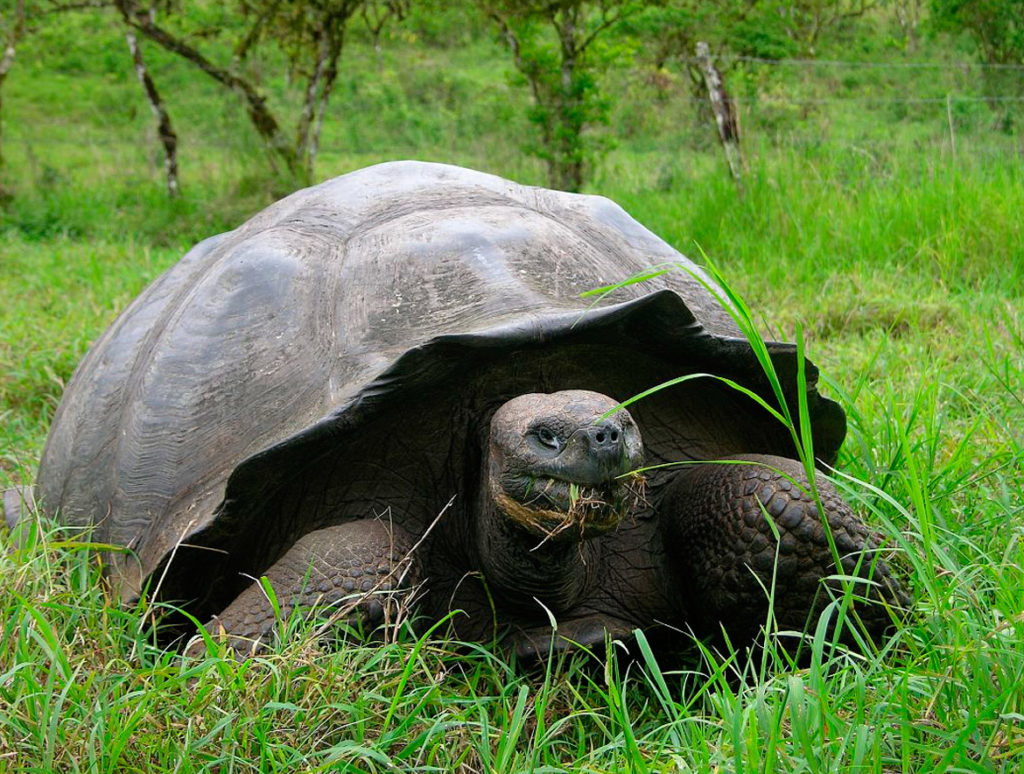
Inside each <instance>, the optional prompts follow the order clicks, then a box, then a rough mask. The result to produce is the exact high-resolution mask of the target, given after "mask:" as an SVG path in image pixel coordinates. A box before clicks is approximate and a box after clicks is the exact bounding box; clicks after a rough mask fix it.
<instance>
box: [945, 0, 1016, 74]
mask: <svg viewBox="0 0 1024 774" xmlns="http://www.w3.org/2000/svg"><path fill="white" fill-rule="evenodd" d="M932 22H933V24H934V25H935V26H936V27H938V28H940V29H949V30H954V31H964V32H966V33H968V34H969V35H970V36H971V38H972V39H973V40H974V42H975V43H976V44H977V46H978V50H979V53H980V54H981V58H982V60H983V61H985V62H988V63H990V64H1024V1H1022V0H932Z"/></svg>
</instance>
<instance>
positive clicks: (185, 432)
mask: <svg viewBox="0 0 1024 774" xmlns="http://www.w3.org/2000/svg"><path fill="white" fill-rule="evenodd" d="M652 267H662V268H663V269H665V268H668V269H670V270H668V271H663V272H659V271H651V269H652ZM645 273H646V275H647V279H646V280H644V281H638V282H627V280H629V279H630V278H635V277H637V276H642V275H645ZM608 285H619V287H617V288H616V289H615V290H614V291H613V292H609V293H607V294H606V295H604V296H600V297H597V298H596V300H595V297H591V296H583V295H581V294H583V293H584V292H585V291H588V290H591V289H593V288H595V287H598V286H608ZM718 294H719V291H718V289H717V287H716V286H715V285H714V284H713V283H711V282H710V281H709V280H708V278H707V277H706V276H705V275H704V274H702V273H701V271H700V270H699V269H698V268H697V267H696V266H695V265H694V264H692V263H691V262H690V261H688V260H687V259H686V258H684V257H683V256H682V255H680V254H679V253H678V252H676V251H675V250H674V249H672V248H671V247H669V246H668V245H667V244H666V243H665V242H663V241H662V240H660V239H658V238H657V237H655V236H654V235H653V234H652V233H650V232H649V231H647V230H646V229H645V228H643V227H642V226H641V225H640V224H638V223H637V222H636V221H634V220H633V219H631V218H630V217H629V216H628V215H627V214H626V213H625V212H624V211H623V210H622V209H620V208H619V207H618V206H616V205H615V204H613V203H612V202H610V201H608V200H607V199H604V198H601V197H597V196H583V195H576V194H567V193H562V192H558V191H549V190H544V189H541V188H533V187H526V186H522V185H518V184H516V183H512V182H509V181H507V180H503V179H501V178H498V177H494V176H492V175H488V174H483V173H479V172H474V171H470V170H467V169H461V168H457V167H452V166H445V165H441V164H428V163H419V162H411V161H407V162H395V163H389V164H381V165H378V166H374V167H370V168H368V169H363V170H361V171H357V172H353V173H351V174H348V175H344V176H342V177H339V178H337V179H334V180H330V181H328V182H325V183H322V184H320V185H317V186H314V187H312V188H308V189H306V190H302V191H299V192H297V193H295V194H293V195H291V196H288V197H287V198H285V199H283V200H282V201H280V202H278V203H276V204H274V205H273V206H271V207H269V208H267V209H266V210H264V211H263V212H261V213H259V214H258V215H256V216H255V217H253V218H252V219H251V220H249V221H248V222H247V223H245V224H244V225H242V226H241V227H239V228H237V229H236V230H234V231H231V232H229V233H226V234H222V235H220V236H215V237H213V238H210V239H207V240H206V241H204V242H201V243H200V244H199V245H197V246H196V247H195V248H194V249H192V250H191V251H190V252H189V253H188V254H187V255H185V257H184V258H182V260H181V261H180V262H179V263H178V264H177V265H175V266H174V267H172V268H171V269H170V270H169V271H167V272H166V273H165V274H163V275H162V276H161V277H160V278H159V279H157V280H156V281H155V282H154V283H153V284H152V285H151V286H150V287H149V288H148V289H147V290H146V291H145V292H143V293H142V295H140V296H139V297H138V298H137V299H136V300H135V301H134V303H132V304H131V305H130V306H129V307H128V308H127V309H126V310H125V311H124V313H123V314H121V316H120V317H119V318H118V319H117V321H116V322H114V324H113V325H111V327H110V328H109V330H107V331H106V333H105V334H104V335H103V336H102V337H101V338H100V339H99V340H98V341H97V342H96V343H95V344H94V345H93V347H92V349H91V350H90V351H89V353H88V354H87V355H86V357H85V358H84V359H83V361H82V363H81V365H80V366H79V367H78V370H77V371H76V373H75V375H74V377H73V378H72V380H71V381H70V383H69V384H68V386H67V389H66V391H65V393H64V396H63V400H62V402H61V404H60V407H59V409H58V411H57V413H56V416H55V418H54V421H53V427H52V429H51V431H50V435H49V438H48V441H47V444H46V448H45V451H44V453H43V456H42V461H41V463H40V467H39V472H38V477H37V481H36V487H35V491H36V494H37V497H38V502H39V503H40V507H41V508H42V510H43V511H44V513H46V514H48V515H56V516H57V517H58V518H59V519H60V520H61V521H62V522H64V523H65V524H68V525H78V526H82V527H89V528H91V529H92V530H93V535H92V537H93V539H94V540H98V541H103V542H107V543H111V544H117V545H121V546H125V547H127V548H128V549H130V550H128V551H124V552H116V553H113V554H112V555H111V556H109V558H108V560H107V562H108V567H109V571H110V576H111V581H112V583H113V586H114V588H115V589H117V591H118V593H119V594H120V595H121V596H122V597H123V598H124V599H131V598H133V597H137V596H138V595H139V594H140V593H141V592H142V590H143V589H144V588H145V587H147V584H148V587H149V590H150V594H151V595H155V596H158V597H159V598H160V599H164V600H172V601H174V602H176V603H178V604H180V605H181V606H182V608H183V609H185V610H187V611H189V612H190V613H191V614H192V615H193V616H197V617H198V618H199V619H200V620H209V621H211V623H213V624H215V625H216V626H215V629H216V630H217V631H220V632H221V633H222V635H224V636H227V637H228V638H229V640H230V642H231V643H232V644H233V645H234V646H235V647H236V648H239V649H242V650H247V649H248V648H249V647H250V645H251V644H252V643H254V642H259V643H266V642H267V641H268V640H270V639H271V638H272V637H273V636H274V633H275V631H280V629H278V627H277V626H276V624H277V620H278V618H279V617H287V616H289V615H291V614H293V613H295V614H302V615H305V614H307V613H308V612H309V611H311V610H313V609H317V610H320V611H322V610H324V609H331V608H333V609H336V610H342V611H343V612H344V615H345V616H346V618H347V620H350V621H351V620H358V621H360V622H361V623H362V624H363V625H366V624H370V625H373V624H375V623H379V622H380V620H381V618H382V616H383V615H384V613H385V612H386V610H387V609H388V606H387V605H385V604H383V602H382V600H384V601H390V602H395V601H397V602H400V603H402V604H405V605H406V606H407V607H412V608H413V609H414V610H415V613H416V615H417V620H420V621H425V622H427V623H430V622H433V621H437V620H440V619H441V618H443V617H445V616H446V615H448V614H449V613H450V612H451V611H456V612H455V613H454V614H453V615H452V616H451V627H452V630H453V633H454V635H455V636H457V637H459V638H461V639H464V640H488V641H489V640H491V639H492V638H494V637H498V638H501V639H502V641H504V642H506V643H508V644H509V645H510V646H511V647H512V648H513V649H518V650H519V651H521V652H523V653H525V654H531V653H533V654H536V653H538V652H539V653H543V652H546V651H547V649H548V648H549V647H551V646H555V647H566V646H568V644H569V643H577V644H583V645H592V644H594V643H597V642H600V641H602V640H603V639H604V638H605V637H606V636H608V635H611V636H613V637H626V636H628V635H629V634H630V633H631V632H632V631H633V630H635V629H637V628H639V629H643V630H653V629H662V630H665V631H685V632H694V633H697V634H713V633H715V632H717V631H720V630H721V629H722V628H723V627H724V631H725V632H727V633H729V634H730V635H732V636H733V637H743V638H751V637H754V636H755V635H756V634H757V632H758V627H759V626H762V625H764V624H765V622H766V616H767V615H768V610H769V607H768V598H769V596H771V598H772V606H771V610H772V611H773V613H774V617H775V620H776V622H777V625H778V626H780V627H783V628H789V629H797V630H799V629H802V628H804V627H805V625H806V624H807V622H808V620H809V617H810V616H813V615H815V614H816V613H818V612H820V611H821V610H822V609H823V606H824V604H825V603H826V602H827V601H828V599H829V595H830V594H834V593H835V589H836V588H837V583H838V581H837V578H836V576H837V575H845V576H848V577H851V578H854V579H855V582H854V590H855V592H856V595H857V596H860V597H863V598H864V599H865V600H866V599H868V598H872V599H873V600H874V601H873V602H872V603H862V604H860V605H859V610H860V613H861V619H862V620H863V621H864V623H865V624H866V625H867V628H868V630H869V631H871V632H878V631H881V630H882V629H883V628H885V626H886V624H888V623H890V622H891V621H892V616H891V611H890V610H889V608H891V607H898V606H899V605H900V604H902V603H903V602H904V601H905V595H904V593H903V592H902V590H901V589H900V585H899V583H898V581H897V580H895V579H894V578H893V576H892V574H891V572H890V570H889V568H888V567H887V566H886V564H885V562H884V561H882V560H880V559H879V558H878V556H877V550H876V549H877V545H876V544H875V542H873V541H872V539H871V537H870V534H869V532H868V530H867V529H866V527H865V526H864V524H863V523H862V522H861V521H860V520H859V519H858V518H857V517H856V516H855V515H854V513H853V512H852V511H851V510H850V508H849V507H848V506H847V505H846V504H845V503H843V502H842V501H841V500H840V498H839V497H838V496H837V494H836V492H835V490H834V489H833V487H832V486H831V485H830V484H829V483H828V482H827V481H826V480H824V478H821V477H817V482H816V487H812V486H811V485H810V482H809V481H808V479H807V478H806V475H805V473H806V471H805V466H804V465H802V464H800V463H798V462H796V461H795V460H794V459H793V458H794V457H795V456H796V450H795V443H794V436H793V434H792V433H791V432H790V430H789V429H788V428H787V427H786V426H784V425H783V424H782V423H781V422H779V421H778V419H777V418H776V417H775V416H773V415H772V413H771V412H770V411H768V410H767V409H766V408H765V407H764V406H763V405H761V404H760V403H759V402H758V401H757V400H755V399H753V398H752V397H751V396H752V395H758V396H760V397H761V398H762V399H763V400H764V401H765V402H766V403H767V404H769V405H775V406H778V401H777V400H776V397H775V395H774V393H773V391H772V388H771V387H770V383H769V381H768V379H767V378H766V377H765V372H764V368H763V367H762V364H761V363H760V362H759V361H758V359H757V357H756V356H755V354H754V351H753V349H752V347H751V345H750V343H749V342H748V341H747V340H746V339H745V338H744V337H743V336H742V335H741V333H740V330H739V328H738V327H737V325H736V324H735V322H734V320H733V318H732V317H731V316H730V314H729V311H728V309H727V308H726V306H725V305H724V302H721V301H720V300H719V297H716V296H718ZM767 346H768V353H769V354H770V358H771V361H772V363H773V364H774V368H775V369H776V371H777V373H778V376H779V379H780V380H781V383H782V387H783V391H784V395H785V401H784V402H785V403H786V404H787V408H788V410H789V411H790V412H791V413H792V414H793V416H796V415H797V411H798V407H799V404H800V403H801V401H805V402H806V409H807V411H808V413H809V416H810V420H811V428H812V436H813V439H812V440H813V449H814V454H815V456H816V458H817V459H818V461H819V463H820V464H830V463H832V462H833V461H834V460H835V458H836V454H837V451H838V449H839V446H840V444H841V442H842V440H843V436H844V434H845V415H844V413H843V411H842V409H841V408H840V407H839V406H838V405H837V404H836V403H834V402H833V401H831V400H828V399H826V398H824V397H823V396H821V395H820V394H819V393H818V391H817V388H816V375H817V372H816V370H815V368H814V367H813V365H811V364H810V363H804V364H803V365H804V367H803V368H800V367H799V366H800V363H799V362H798V358H797V353H796V350H795V348H794V347H793V346H792V345H790V344H782V343H769V344H768V345H767ZM696 374H706V375H707V376H703V377H699V378H698V377H694V378H690V379H680V378H679V377H685V376H687V375H696ZM801 374H802V375H801ZM665 383H670V386H666V387H664V388H663V389H661V390H656V391H653V392H651V393H650V394H649V395H647V396H646V397H643V398H642V399H641V400H638V401H636V402H634V403H632V404H631V405H630V406H629V408H628V409H623V408H621V407H620V403H621V402H623V401H625V400H626V399H629V398H631V397H632V396H637V395H638V394H640V393H643V392H645V391H648V390H649V389H650V388H652V387H654V386H657V385H662V384H665ZM737 385H739V386H741V387H742V388H743V389H737ZM744 390H746V391H744ZM801 392H802V393H803V394H801ZM780 408H781V407H780ZM638 471H640V472H638ZM816 495H817V496H816ZM5 499H6V505H7V511H8V513H7V516H8V521H13V520H15V519H16V518H17V515H18V511H19V507H18V506H19V503H18V502H17V501H18V500H19V496H18V492H14V491H11V492H8V495H7V497H6V498H5ZM819 504H820V506H821V507H820V508H819ZM826 525H827V527H826ZM836 560H838V565H837V563H836ZM261 576H265V580H263V581H262V582H254V579H257V578H260V577H261ZM869 579H870V580H869ZM267 584H269V586H270V588H271V589H272V590H273V596H274V597H275V598H276V599H275V604H276V606H277V610H276V611H275V608H274V606H273V605H272V604H271V602H270V596H271V595H270V594H268V586H267ZM553 621H554V622H556V629H554V630H553V629H552V622H553ZM553 631H555V632H557V634H554V635H553Z"/></svg>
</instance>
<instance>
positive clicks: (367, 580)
mask: <svg viewBox="0 0 1024 774" xmlns="http://www.w3.org/2000/svg"><path fill="white" fill-rule="evenodd" d="M412 545H413V541H412V540H411V538H410V536H409V534H408V533H407V532H406V531H405V530H403V529H402V528H401V527H397V526H395V525H392V524H386V523H384V522H381V521H376V520H363V521H353V522H348V523H346V524H340V525H337V526H334V527H326V528H324V529H319V530H316V531H315V532H310V533H309V534H307V535H304V536H303V537H302V538H300V539H299V540H298V542H296V543H295V545H294V546H292V547H291V548H290V549H288V551H287V552H286V553H285V554H284V556H282V557H281V558H280V559H279V560H278V561H277V562H276V563H275V564H274V565H272V566H271V567H270V569H269V570H267V571H266V573H264V574H265V576H266V579H267V581H268V582H269V584H270V587H271V589H272V590H273V593H274V596H275V597H276V601H277V604H278V612H277V613H275V611H274V607H273V605H272V604H271V602H270V598H269V596H268V594H267V592H266V591H265V590H264V587H263V584H262V583H259V582H257V583H253V584H252V585H250V586H249V587H247V588H246V589H245V590H244V591H243V592H242V593H241V594H239V595H238V596H237V597H235V599H234V601H233V602H232V603H231V604H229V605H228V606H227V607H226V608H225V609H224V610H223V611H222V612H221V613H220V614H219V615H216V616H214V617H213V619H212V620H211V621H210V622H209V623H207V625H206V628H207V630H208V631H209V632H211V633H212V634H214V635H215V636H218V637H220V638H222V639H225V640H226V642H227V644H228V645H229V646H230V647H231V648H232V649H233V650H234V651H235V653H236V654H238V655H239V656H247V655H250V654H252V653H254V652H256V651H258V650H260V649H261V648H263V647H265V646H266V645H267V644H268V643H269V642H271V641H272V639H273V637H274V632H275V629H276V628H277V625H278V623H279V621H287V620H289V619H290V617H291V616H292V614H293V612H294V611H295V610H296V609H298V610H299V612H300V614H302V615H308V614H309V613H311V612H312V611H313V610H319V611H320V613H321V614H323V613H324V612H325V611H327V612H328V614H329V613H330V612H331V611H330V610H329V608H334V609H335V610H336V611H346V614H345V615H343V618H342V620H343V621H346V622H348V623H355V624H363V625H366V626H372V625H376V624H379V623H382V622H383V621H384V620H385V605H386V604H387V602H388V601H390V600H394V598H395V594H396V592H398V591H402V590H404V592H405V594H403V595H402V596H403V597H404V596H406V595H408V594H409V593H410V589H411V588H412V586H414V585H415V583H416V575H417V568H416V566H415V562H414V559H413V557H412V556H410V554H409V552H410V549H411V546H412ZM203 651H204V645H203V641H202V640H198V641H194V642H193V644H192V645H191V646H190V647H189V649H188V652H189V653H190V654H191V655H198V654H200V653H202V652H203Z"/></svg>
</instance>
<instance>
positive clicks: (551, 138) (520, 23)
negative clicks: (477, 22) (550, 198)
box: [478, 0, 641, 191]
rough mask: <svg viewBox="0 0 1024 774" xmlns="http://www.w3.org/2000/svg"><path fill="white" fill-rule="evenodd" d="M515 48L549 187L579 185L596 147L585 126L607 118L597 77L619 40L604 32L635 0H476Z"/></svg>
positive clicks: (617, 55) (535, 149)
mask: <svg viewBox="0 0 1024 774" xmlns="http://www.w3.org/2000/svg"><path fill="white" fill-rule="evenodd" d="M478 2H479V3H480V6H481V8H482V9H483V11H484V13H486V14H487V16H488V17H489V18H490V19H491V20H492V21H493V22H494V24H495V25H496V26H497V28H498V30H499V32H500V34H501V37H502V40H503V41H504V42H505V44H506V45H507V46H508V48H509V50H510V51H511V52H512V59H513V61H514V63H515V67H516V69H517V70H518V71H519V73H520V74H521V75H522V77H523V78H524V79H525V80H526V83H527V84H528V86H529V88H530V93H531V95H532V97H533V110H532V111H531V115H530V120H531V121H532V122H533V123H534V124H535V125H536V126H537V129H538V131H539V134H540V142H539V143H538V144H535V145H533V146H531V147H529V148H528V150H529V151H530V152H531V153H533V154H534V155H536V156H539V157H540V158H542V159H544V161H545V162H547V168H548V183H549V185H550V186H551V187H552V188H558V189H561V190H564V191H579V190H580V189H581V188H582V187H583V182H584V179H585V176H586V171H587V168H588V166H589V165H590V164H591V163H592V161H593V159H594V157H595V155H596V154H597V153H598V152H599V151H600V150H601V146H600V144H599V143H595V142H594V141H593V140H592V138H589V137H588V136H587V134H586V133H587V130H589V129H591V128H593V127H594V126H595V125H597V124H600V123H606V122H607V119H608V103H607V101H606V100H605V99H604V98H603V97H602V96H601V93H600V90H599V84H598V78H599V75H600V73H601V71H602V70H603V69H604V68H606V67H608V66H609V65H610V64H611V63H612V62H615V61H617V60H621V59H623V58H625V54H626V52H625V51H624V50H622V49H621V48H614V47H611V46H607V45H602V41H600V40H599V38H600V37H601V35H602V33H604V32H606V31H607V30H609V29H611V28H612V27H613V26H614V25H615V24H617V23H618V22H620V21H621V20H622V19H625V18H627V17H628V16H629V15H630V14H632V13H634V12H635V11H637V10H638V9H639V8H640V7H641V4H640V2H637V1H636V0H478Z"/></svg>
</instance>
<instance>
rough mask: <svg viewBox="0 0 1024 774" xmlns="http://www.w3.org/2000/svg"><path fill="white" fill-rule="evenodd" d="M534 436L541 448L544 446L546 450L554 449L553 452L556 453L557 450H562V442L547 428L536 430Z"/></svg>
mask: <svg viewBox="0 0 1024 774" xmlns="http://www.w3.org/2000/svg"><path fill="white" fill-rule="evenodd" d="M536 435H537V440H538V441H540V443H541V445H542V446H545V447H547V448H548V449H554V450H555V451H558V450H559V449H561V448H562V442H561V441H560V440H559V439H558V436H557V435H555V434H554V433H553V432H551V430H549V429H548V428H546V427H539V428H537V431H536Z"/></svg>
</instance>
